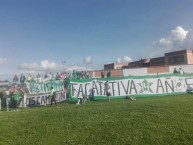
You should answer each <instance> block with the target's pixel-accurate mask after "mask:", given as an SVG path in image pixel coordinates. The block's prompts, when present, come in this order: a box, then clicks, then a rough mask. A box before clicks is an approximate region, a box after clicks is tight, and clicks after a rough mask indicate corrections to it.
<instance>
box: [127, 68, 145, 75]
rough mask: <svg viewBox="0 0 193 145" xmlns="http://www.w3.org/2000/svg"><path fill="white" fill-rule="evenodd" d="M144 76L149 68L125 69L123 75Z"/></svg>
mask: <svg viewBox="0 0 193 145" xmlns="http://www.w3.org/2000/svg"><path fill="white" fill-rule="evenodd" d="M130 75H131V76H144V75H147V68H132V69H123V76H130Z"/></svg>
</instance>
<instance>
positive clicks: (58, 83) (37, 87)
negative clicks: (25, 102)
mask: <svg viewBox="0 0 193 145" xmlns="http://www.w3.org/2000/svg"><path fill="white" fill-rule="evenodd" d="M50 87H53V88H54V89H55V90H56V91H60V90H63V88H64V83H63V80H50V81H46V82H31V83H28V84H27V88H28V90H29V94H40V93H47V92H50Z"/></svg>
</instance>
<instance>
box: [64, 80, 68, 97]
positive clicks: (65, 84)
mask: <svg viewBox="0 0 193 145" xmlns="http://www.w3.org/2000/svg"><path fill="white" fill-rule="evenodd" d="M68 84H69V82H68V78H67V77H65V78H64V93H65V97H66V98H68Z"/></svg>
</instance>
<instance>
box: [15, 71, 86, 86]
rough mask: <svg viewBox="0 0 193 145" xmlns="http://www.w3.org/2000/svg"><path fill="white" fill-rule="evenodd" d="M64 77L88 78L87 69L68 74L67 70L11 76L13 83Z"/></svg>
mask: <svg viewBox="0 0 193 145" xmlns="http://www.w3.org/2000/svg"><path fill="white" fill-rule="evenodd" d="M65 78H70V79H88V78H90V75H89V72H88V71H73V73H72V74H71V75H70V74H69V73H67V72H61V73H59V72H57V73H56V74H54V73H51V72H50V73H45V74H39V73H38V74H36V75H31V74H28V75H27V76H25V75H23V74H21V75H20V77H18V76H17V75H14V77H13V83H14V84H25V83H30V82H45V81H48V80H59V79H62V80H63V79H65Z"/></svg>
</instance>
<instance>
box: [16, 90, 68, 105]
mask: <svg viewBox="0 0 193 145" xmlns="http://www.w3.org/2000/svg"><path fill="white" fill-rule="evenodd" d="M65 100H66V94H65V93H64V92H63V91H57V92H56V102H62V101H65ZM50 103H51V95H50V93H47V94H41V95H34V96H29V97H27V98H25V97H24V98H22V99H21V100H20V105H19V106H20V107H25V106H42V105H44V106H45V105H49V104H50Z"/></svg>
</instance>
